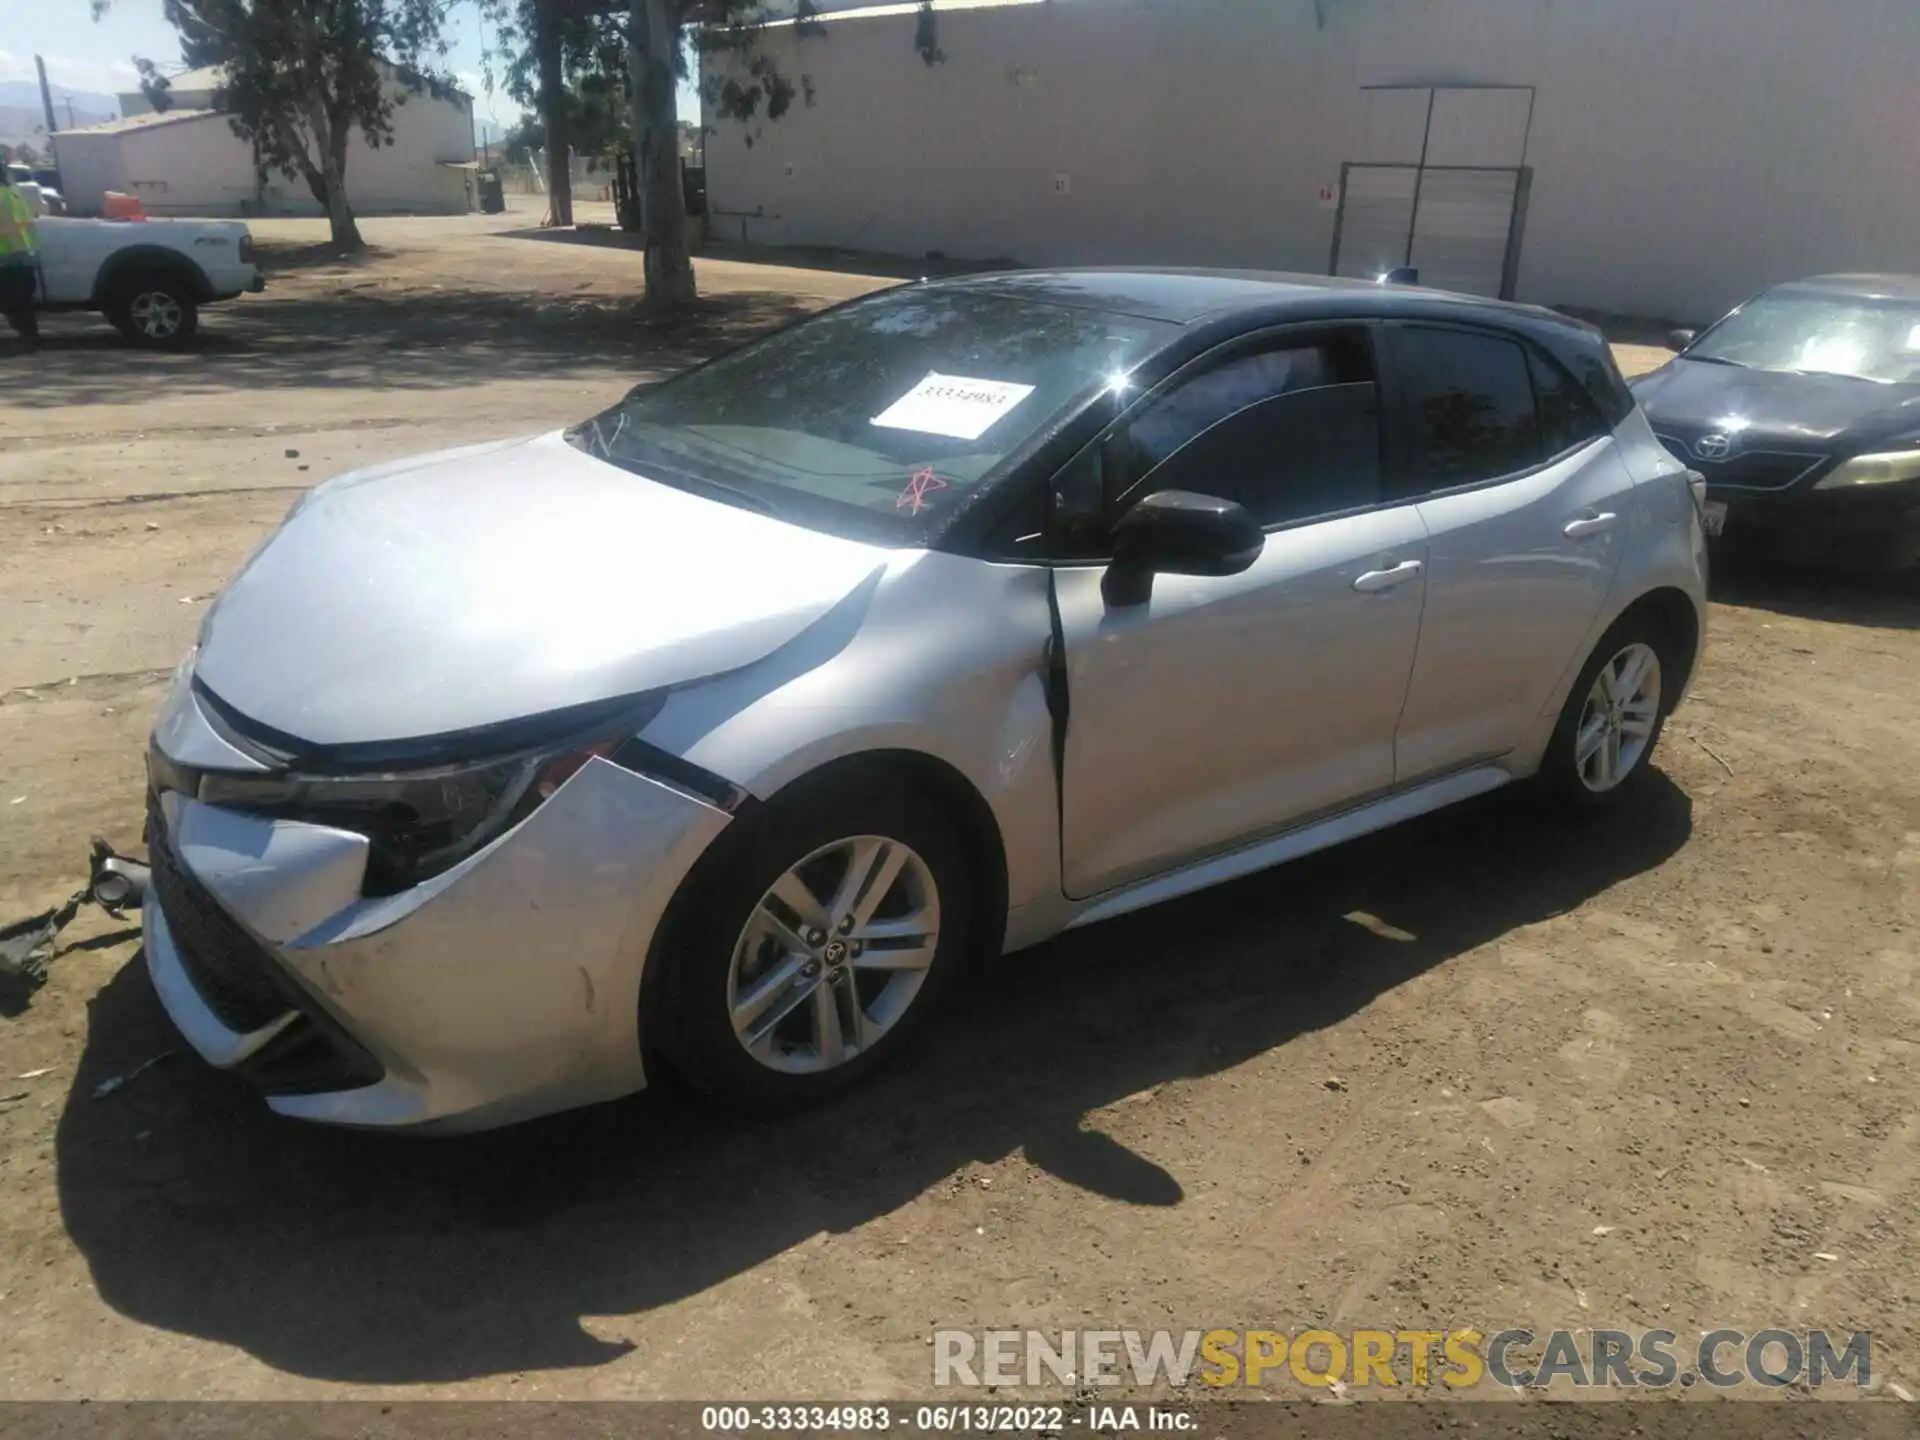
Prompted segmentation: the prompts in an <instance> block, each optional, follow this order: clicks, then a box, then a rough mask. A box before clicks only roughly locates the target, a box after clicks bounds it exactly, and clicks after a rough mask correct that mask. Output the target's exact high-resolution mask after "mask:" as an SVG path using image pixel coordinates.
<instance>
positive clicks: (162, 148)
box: [60, 115, 254, 215]
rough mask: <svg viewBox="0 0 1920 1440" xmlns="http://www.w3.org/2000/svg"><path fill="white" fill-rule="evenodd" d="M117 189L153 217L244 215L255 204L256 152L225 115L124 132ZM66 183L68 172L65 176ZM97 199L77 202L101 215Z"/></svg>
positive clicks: (119, 138)
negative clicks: (235, 132) (136, 201)
mask: <svg viewBox="0 0 1920 1440" xmlns="http://www.w3.org/2000/svg"><path fill="white" fill-rule="evenodd" d="M116 138H117V139H118V140H119V142H120V172H121V179H122V181H123V182H124V183H122V184H120V185H117V186H114V187H113V188H114V189H117V190H124V191H126V192H127V193H128V194H131V195H135V196H137V197H138V198H139V200H140V204H141V206H142V207H143V208H144V209H145V210H146V212H147V213H148V214H149V215H240V214H245V213H246V212H247V210H248V209H249V208H250V207H251V206H252V204H253V200H254V174H253V147H252V146H251V145H249V144H248V143H247V142H246V141H245V140H242V139H241V138H240V137H239V136H238V135H235V134H234V133H233V127H232V126H231V125H229V124H228V123H227V119H226V117H225V116H224V115H208V116H206V117H204V118H202V119H199V120H182V121H180V122H178V123H177V124H159V125H148V126H142V127H141V128H139V129H137V130H126V131H122V132H121V133H120V135H119V136H117V137H116ZM60 174H61V178H62V179H65V178H66V171H65V170H62V171H61V172H60ZM99 205H100V201H99V198H98V197H93V198H92V199H90V200H88V199H82V200H77V201H76V202H75V208H76V209H80V210H96V211H97V210H98V208H99Z"/></svg>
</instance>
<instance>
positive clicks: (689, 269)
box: [627, 0, 695, 313]
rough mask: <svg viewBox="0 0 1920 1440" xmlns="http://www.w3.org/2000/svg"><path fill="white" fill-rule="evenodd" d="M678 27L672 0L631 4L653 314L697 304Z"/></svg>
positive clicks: (637, 141)
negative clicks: (683, 161) (684, 172)
mask: <svg viewBox="0 0 1920 1440" xmlns="http://www.w3.org/2000/svg"><path fill="white" fill-rule="evenodd" d="M679 46H680V23H679V20H678V18H677V16H676V15H675V13H674V11H673V0H633V9H632V12H631V14H630V16H629V23H628V31H627V57H628V65H629V67H630V69H631V71H632V81H633V155H634V169H635V171H636V172H637V174H636V176H635V178H636V179H637V180H638V181H639V187H640V237H641V241H642V243H643V244H644V245H645V247H646V276H647V293H646V299H645V304H646V307H647V309H648V310H650V311H654V312H656V313H662V312H665V311H669V310H674V309H677V308H679V307H680V306H683V305H688V304H691V303H692V301H693V299H694V295H695V290H694V280H693V257H692V256H691V255H689V254H688V253H687V196H686V191H685V190H684V189H682V188H681V181H680V116H679V112H678V110H677V109H676V108H675V104H674V99H675V96H674V91H675V88H676V87H675V84H674V76H673V57H674V55H675V54H676V53H677V52H678V50H679Z"/></svg>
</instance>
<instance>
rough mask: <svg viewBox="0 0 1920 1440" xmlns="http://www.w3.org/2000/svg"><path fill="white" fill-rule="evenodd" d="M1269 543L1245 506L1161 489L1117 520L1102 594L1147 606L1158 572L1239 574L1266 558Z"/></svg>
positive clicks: (1115, 602)
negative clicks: (1111, 556) (1261, 555)
mask: <svg viewBox="0 0 1920 1440" xmlns="http://www.w3.org/2000/svg"><path fill="white" fill-rule="evenodd" d="M1266 543H1267V536H1266V532H1265V531H1263V530H1262V529H1261V528H1260V527H1259V526H1258V525H1257V524H1255V523H1254V519H1253V516H1251V515H1249V514H1248V513H1247V510H1246V507H1245V506H1244V505H1238V504H1236V503H1234V502H1233V501H1231V500H1220V499H1216V498H1215V497H1214V496H1212V495H1195V494H1193V493H1192V492H1191V491H1187V490H1159V491H1156V492H1155V493H1153V494H1152V495H1149V496H1147V497H1146V498H1145V499H1143V500H1141V501H1140V502H1139V503H1138V504H1137V505H1135V506H1134V507H1133V508H1132V509H1131V510H1129V511H1127V513H1126V514H1124V515H1122V516H1121V517H1120V519H1119V520H1118V521H1117V522H1116V523H1115V524H1114V527H1113V563H1112V564H1110V565H1109V566H1107V573H1106V576H1105V577H1104V578H1103V579H1102V580H1101V582H1100V593H1101V595H1102V596H1103V597H1105V599H1106V602H1107V603H1108V604H1109V605H1144V604H1145V603H1146V602H1147V601H1148V600H1149V599H1150V598H1151V597H1152V595H1153V577H1154V576H1155V575H1156V574H1160V573H1165V574H1168V575H1238V574H1239V573H1240V572H1241V571H1242V570H1245V569H1246V568H1247V567H1248V566H1249V565H1251V564H1253V562H1254V561H1255V560H1257V559H1259V558H1260V551H1261V550H1262V549H1263V548H1264V547H1265V545H1266Z"/></svg>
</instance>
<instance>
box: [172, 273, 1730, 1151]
mask: <svg viewBox="0 0 1920 1440" xmlns="http://www.w3.org/2000/svg"><path fill="white" fill-rule="evenodd" d="M1692 482H1693V477H1691V476H1690V473H1689V472H1688V471H1687V470H1686V469H1684V468H1683V467H1682V466H1681V465H1680V464H1678V463H1677V462H1676V461H1675V460H1674V459H1673V458H1672V457H1671V456H1670V455H1669V454H1668V452H1667V451H1666V450H1665V449H1664V448H1663V447H1662V446H1661V445H1660V444H1659V443H1658V442H1657V441H1656V440H1655V439H1654V438H1653V435H1652V434H1651V432H1650V431H1649V429H1648V427H1647V425H1646V422H1645V421H1644V420H1643V418H1642V417H1641V415H1640V413H1639V411H1638V410H1637V409H1636V408H1635V406H1634V402H1633V398H1632V396H1631V395H1630V394H1629V392H1628V391H1627V388H1626V386H1625V385H1624V384H1623V383H1622V381H1621V378H1620V375H1619V372H1618V371H1617V369H1616V368H1615V366H1614V364H1613V362H1612V360H1611V358H1610V356H1609V354H1608V351H1607V348H1606V346H1605V344H1604V343H1603V341H1602V340H1601V338H1600V336H1599V335H1598V334H1597V333H1596V332H1594V331H1593V330H1591V329H1589V328H1586V327H1583V326H1580V325H1577V324H1574V323H1572V322H1570V321H1568V320H1566V319H1563V318H1561V317H1559V316H1556V315H1553V314H1551V313H1549V312H1546V311H1542V310H1535V309H1527V308H1521V307H1517V306H1509V305H1501V304H1497V303H1493V302H1488V301H1480V300H1474V299H1468V298H1464V297H1459V296H1450V295H1443V294H1438V293H1431V292H1424V291H1420V290H1413V289H1397V288H1389V287H1381V286H1367V285H1357V284H1347V283H1343V282H1328V281H1323V280H1316V279H1309V278H1291V277H1285V276H1271V275H1257V274H1221V273H1200V272H1163V271H1099V272H1056V273H1039V274H1012V275H994V276H988V277H981V278H974V279H967V280H961V281H957V282H952V283H935V284H927V283H921V284H918V285H910V286H903V287H901V288H899V289H895V290H891V291H888V292H886V293H884V294H881V295H877V296H874V297H870V298H867V299H863V300H860V301H856V302H854V303H852V304H849V305H844V306H841V307H839V308H837V309H834V310H830V311H827V312H826V313H824V314H821V315H818V316H816V317H814V318H812V319H809V320H807V321H804V322H802V323H801V324H798V325H796V326H794V327H792V328H790V329H787V330H784V331H782V332H780V333H778V334H775V335H773V336H771V337H770V338H767V339H763V340H761V341H759V342H757V343H755V344H753V345H750V346H748V347H747V348H745V349H743V350H740V351H737V352H735V353H733V354H730V355H727V356H724V357H722V358H720V359H717V360H714V361H712V362H711V363H709V364H706V365H704V366H701V367H699V368H697V369H694V370H691V371H689V372H687V373H685V374H683V375H681V376H679V377H677V378H675V379H673V380H670V381H667V382H666V383H664V384H661V385H658V386H652V387H642V388H641V389H639V390H636V391H635V392H634V393H633V394H631V395H629V396H628V397H627V399H626V400H625V401H623V402H622V403H621V404H619V405H616V406H615V407H614V408H613V409H611V410H609V411H607V412H606V413H605V414H602V415H599V416H596V417H594V418H593V419H591V420H588V421H587V422H585V423H584V424H582V425H579V426H578V427H576V428H574V429H571V430H567V431H563V432H559V433H555V434H548V435H540V436H536V437H533V438H531V439H523V440H514V441H508V442H503V443H498V444H489V445H479V446H473V447H469V448H467V449H462V450H455V451H450V452H447V453H445V454H439V455H429V456H424V457H420V458H416V459H411V460H405V461H399V462H396V463H393V464H390V465H382V466H377V467H374V468H372V469H368V470H361V471H357V472H355V473H353V474H349V475H344V476H341V477H340V478H338V479H336V480H333V481H331V482H330V483H328V484H325V485H322V486H320V487H319V488H317V489H316V490H314V491H312V492H311V493H310V494H309V495H307V496H306V497H305V498H304V499H302V500H301V502H300V503H299V504H298V505H296V506H295V507H294V509H293V511H292V513H291V514H289V515H288V517H287V519H286V521H285V522H284V524H282V526H281V527H280V529H279V530H278V531H277V532H275V533H274V534H273V536H272V537H271V538H270V539H269V540H268V541H267V543H266V544H265V545H264V546H263V547H262V548H261V549H260V550H259V552H258V553H257V554H255V556H254V557H253V559H252V561H251V562H250V563H249V564H248V565H247V566H246V567H245V569H244V570H242V572H241V573H240V575H239V577H238V578H237V579H236V580H234V581H233V583H232V584H231V585H230V586H229V587H228V589H227V591H226V593H225V594H224V595H223V596H221V598H220V599H219V601H218V603H217V604H216V605H215V606H214V607H213V609H212V611H211V613H210V614H209V615H208V617H207V620H206V624H205V626H204V628H203V629H202V631H201V634H200V639H199V643H198V645H197V646H196V647H195V649H194V651H193V653H192V654H191V655H190V656H189V657H188V659H187V661H186V663H185V664H183V665H182V666H181V668H180V672H179V675H178V677H177V679H176V680H175V683H174V686H173V689H172V692H171V694H170V695H169V697H168V699H167V701H166V704H165V708H164V711H163V712H162V714H161V717H160V720H159V723H158V725H157V726H156V728H155V730H154V735H153V744H152V748H151V753H150V778H151V790H150V797H149V805H148V817H149V818H148V832H149V833H148V838H149V841H150V844H151V847H152V852H153V860H154V885H155V890H156V892H157V899H158V904H149V906H148V907H147V909H146V912H145V917H146V920H145V923H146V954H147V962H148V965H149V967H150V968H151V971H152V976H153V982H154V985H155V986H156V988H157V989H158V991H159V995H160V998H161V1000H162V1002H163V1003H164V1004H165V1006H166V1008H167V1010H168V1011H169V1013H170V1014H171V1015H172V1017H173V1019H174V1021H175V1023H176V1024H177V1025H178V1026H179V1028H180V1030H181V1032H182V1033H183V1034H184V1035H185V1036H186V1038H187V1039H188V1041H190V1042H191V1043H192V1045H193V1047H194V1048H195V1049H196V1050H197V1051H199V1053H200V1054H201V1055H202V1056H204V1057H205V1058H206V1059H207V1060H208V1061H210V1062H211V1063H212V1064H214V1065H216V1066H220V1067H222V1068H225V1069H231V1070H234V1071H237V1072H238V1073H240V1074H241V1075H243V1076H245V1077H246V1078H247V1079H248V1080H249V1081H251V1082H252V1083H253V1084H254V1085H256V1086H257V1087H258V1088H259V1089H260V1090H261V1091H262V1092H264V1094H265V1095H266V1097H267V1103H268V1104H269V1105H271V1106H272V1107H273V1108H274V1109H275V1110H277V1111H280V1112H281V1113H283V1114H286V1115H294V1116H300V1117H303V1118H305V1119H310V1120H320V1121H328V1122H333V1123H338V1124H347V1125H362V1126H382V1127H385V1126H396V1127H398V1126H435V1127H439V1128H479V1127H484V1126H488V1125H496V1124H501V1123H505V1122H507V1121H511V1120H516V1119H521V1118H524V1117H527V1116H531V1115H536V1114H540V1113H543V1112H546V1111H552V1110H558V1109H562V1108H565V1107H567V1106H573V1105H580V1104H585V1103H587V1102H590V1101H597V1100H604V1099H607V1098H610V1097H613V1096H617V1095H622V1094H625V1093H627V1092H630V1091H633V1090H637V1089H639V1088H641V1086H642V1085H644V1084H645V1082H646V1070H647V1068H648V1067H650V1066H652V1065H653V1064H655V1063H661V1064H667V1065H671V1066H673V1067H674V1068H676V1069H677V1070H678V1071H679V1072H681V1073H682V1074H683V1075H685V1076H686V1077H687V1078H688V1079H689V1080H691V1081H692V1082H694V1083H695V1084H697V1085H699V1086H701V1087H704V1088H706V1089H708V1090H710V1091H714V1092H719V1093H721V1094H723V1095H726V1096H728V1097H731V1098H733V1099H735V1100H744V1101H746V1102H748V1103H749V1104H768V1105H775V1104H780V1103H783V1102H791V1101H796V1100H806V1099H809V1098H811V1097H814V1096H818V1095H820V1094H823V1093H825V1092H827V1091H830V1090H833V1089H835V1088H837V1087H839V1086H841V1085H844V1084H846V1083H847V1082H849V1081H852V1080H854V1079H856V1078H858V1077H860V1076H862V1075H864V1074H865V1073H866V1072H867V1071H869V1070H871V1069H872V1068H873V1067H874V1066H876V1065H878V1064H880V1063H881V1062H882V1061H884V1060H885V1059H886V1058H887V1057H888V1056H889V1055H890V1054H893V1053H895V1052H897V1051H899V1050H900V1049H901V1047H902V1046H904V1045H906V1044H907V1043H909V1041H910V1039H911V1037H912V1035H913V1033H914V1030H915V1028H916V1026H917V1025H918V1024H919V1023H920V1022H921V1021H923V1020H924V1019H925V1018H926V1017H927V1015H928V1013H929V1012H930V1011H932V1010H933V1009H934V1008H935V1005H936V1003H937V1002H938V1000H939V998H940V995H941V992H942V991H943V990H944V989H945V988H946V987H947V986H948V985H949V983H950V982H951V981H952V980H953V979H954V977H955V975H956V973H957V972H958V971H960V970H961V969H962V968H963V967H964V966H965V965H966V963H967V960H968V957H969V955H970V954H978V953H982V952H997V951H1008V950H1016V949H1019V948H1021V947H1023V946H1029V945H1033V944H1035V943H1036V942H1038V941H1041V940H1044V939H1046V938H1047V937H1049V936H1051V935H1055V934H1057V933H1059V932H1060V931H1062V930H1064V929H1067V928H1068V927H1071V926H1075V925H1084V924H1088V923H1091V922H1093V921H1097V920H1105V919H1108V918H1110V917H1112V916H1115V915H1121V914H1124V913H1126V912H1127V911H1130V910H1134V909H1137V908H1139V907H1141V906H1145V905H1150V904H1153V903H1154V902H1156V901H1160V900H1164V899H1167V898H1168V897H1170V896H1175V895H1181V894H1185V893H1187V892H1189V891H1194V890H1198V889H1201V888H1203V887H1205V886H1208V885H1213V884H1217V883H1219V882H1221V881H1224V880H1228V879H1231V878H1232V877H1235V876H1239V875H1244V874H1247V873H1248V872H1250V871H1254V870H1258V869H1261V868H1262V867H1264V866H1268V865H1272V864H1274V863H1276V862H1278V861H1282V860H1286V859H1289V858H1291V857H1294V856H1298V855H1301V854H1304V853H1306V852H1308V851H1311V850H1316V849H1320V848H1322V847H1324V846H1328V845H1332V844H1335V843H1337V842H1339V841H1342V840H1346V839H1349V838H1351V837H1354V836H1357V835H1361V834H1363V833H1365V832H1367V831H1371V830H1377V829H1379V828H1381V827H1383V826H1386V825H1390V824H1393V823H1395V822H1396V821H1400V820H1405V819H1407V818H1409V817H1411V816H1415V815H1419V814H1422V813H1424V812H1427V811H1431V810H1434V809H1436V808H1438V807H1440V806H1443V805H1447V804H1449V803H1451V802H1454V801H1457V800H1462V799H1465V798H1467V797H1469V796H1474V795H1479V794H1481V793H1483V792H1486V791H1490V790H1493V789H1495V788H1497V787H1499V786H1502V785H1506V784H1508V783H1510V782H1513V781H1517V780H1522V779H1527V778H1529V777H1538V780H1539V783H1541V784H1542V785H1543V786H1545V787H1548V788H1551V789H1553V790H1556V791H1558V792H1560V793H1561V794H1563V795H1565V796H1566V797H1567V798H1568V799H1569V800H1571V801H1573V802H1575V803H1576V804H1578V803H1584V804H1588V805H1598V804H1607V803H1611V802H1613V801H1615V800H1617V799H1619V798H1621V797H1622V796H1623V794H1624V793H1625V792H1627V791H1629V790H1630V789H1631V787H1632V783H1633V782H1634V781H1635V780H1636V778H1638V777H1639V776H1641V775H1642V774H1643V773H1644V772H1645V771H1646V770H1647V767H1648V759H1649V756H1650V754H1651V752H1652V750H1653V747H1654V745H1655V743H1656V742H1657V741H1658V739H1659V737H1660V730H1661V725H1662V722H1663V721H1664V719H1665V717H1666V715H1667V714H1668V713H1669V712H1670V711H1671V710H1672V709H1673V707H1674V705H1675V704H1677V703H1678V701H1679V699H1680V697H1681V694H1682V692H1683V691H1684V690H1685V688H1686V685H1687V682H1688V679H1689V676H1690V675H1691V674H1692V672H1693V669H1694V665H1695V662H1696V660H1697V658H1698V655H1699V651H1700V644H1701V638H1702V632H1703V623H1704V613H1705V612H1704V598H1705V597H1704V575H1705V566H1706V560H1705V550H1704V542H1703V540H1702V535H1701V525H1700V516H1699V508H1698V506H1699V497H1698V495H1697V494H1696V493H1695V490H1694V486H1693V483H1692Z"/></svg>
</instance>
